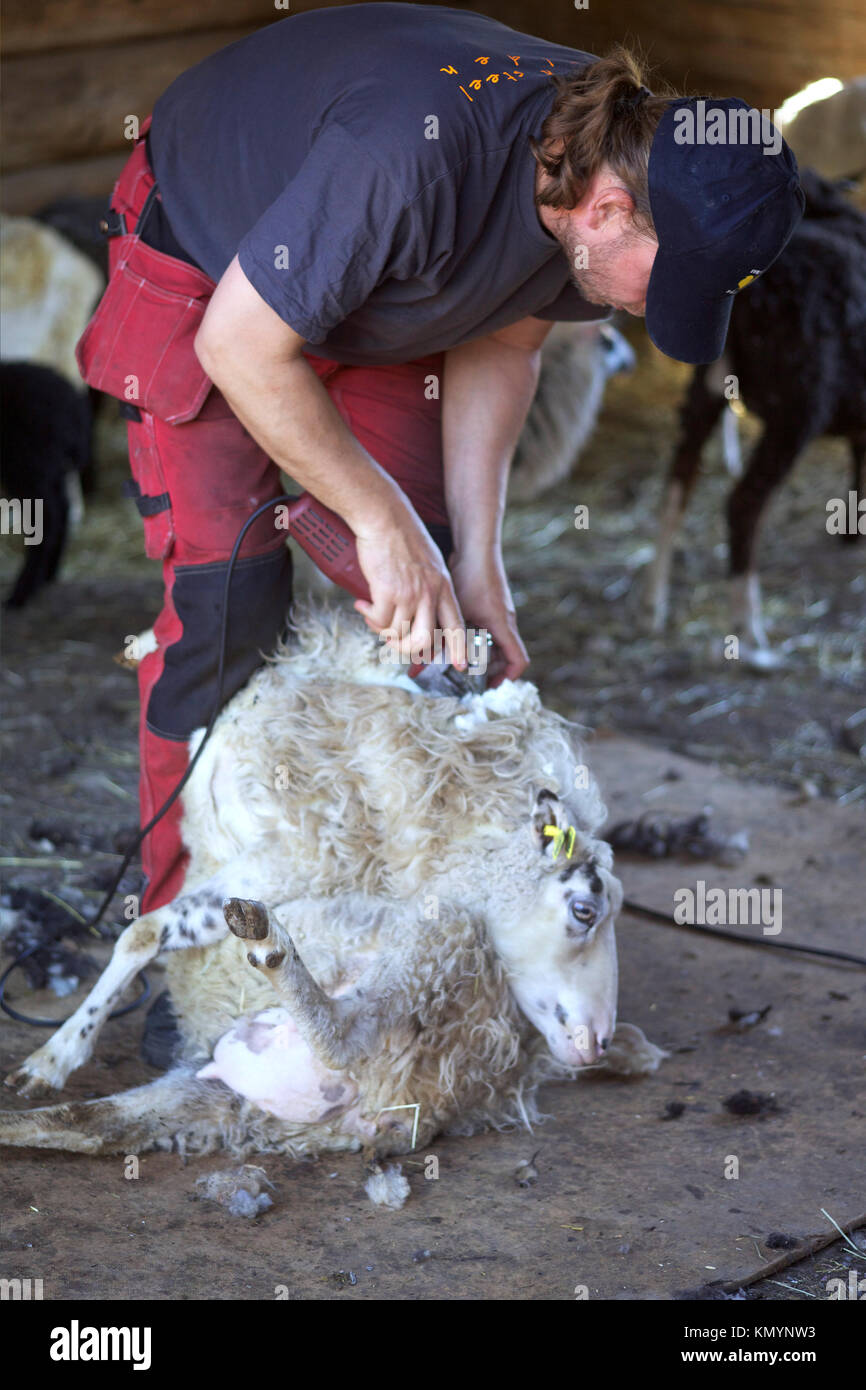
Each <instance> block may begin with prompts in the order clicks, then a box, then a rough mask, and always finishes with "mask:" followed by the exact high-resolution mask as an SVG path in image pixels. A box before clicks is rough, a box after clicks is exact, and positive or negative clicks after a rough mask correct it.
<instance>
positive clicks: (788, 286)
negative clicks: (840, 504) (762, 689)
mask: <svg viewBox="0 0 866 1390" xmlns="http://www.w3.org/2000/svg"><path fill="white" fill-rule="evenodd" d="M801 181H802V186H803V190H804V193H805V195H806V211H805V216H804V219H803V221H802V222H801V224H800V226H799V227H798V228H797V230H796V231H795V233H794V235H793V236H792V238H791V240H790V242H789V243H788V245H787V247H786V248H785V250H784V252H783V253H782V255H781V256H780V257H779V258H778V260H776V261H775V262H774V263H773V265H771V266H770V268H769V269H768V270H767V271H766V272H765V273H764V274H763V275H761V276H760V277H759V278H758V279H757V280H756V281H755V283H754V284H753V285H750V286H749V288H748V290H747V291H745V292H744V293H742V294H738V295H737V296H736V298H735V300H734V306H733V312H732V315H731V326H730V330H729V332H728V339H727V344H726V347H725V352H724V356H723V358H722V359H721V361H720V362H719V363H714V364H713V365H712V366H711V367H698V368H697V369H696V370H695V373H694V375H693V377H692V380H691V384H690V386H689V390H688V393H687V395H686V399H685V402H684V404H683V407H682V411H681V415H680V436H679V442H678V444H677V448H676V451H675V455H674V459H673V462H672V465H671V469H670V473H669V476H668V482H667V487H666V490H665V495H664V499H663V504H662V513H661V519H660V527H659V537H658V541H657V545H656V552H655V556H654V559H653V562H652V565H651V567H650V571H649V578H648V583H647V586H646V591H645V598H646V603H647V607H648V609H649V611H650V615H651V625H652V627H653V628H654V629H655V630H656V631H659V630H661V629H662V628H663V626H664V624H665V621H666V618H667V613H668V595H669V585H670V568H671V557H672V550H673V542H674V537H675V535H676V532H677V530H678V528H679V524H680V522H681V520H682V516H683V513H684V511H685V508H686V505H687V503H688V499H689V495H690V493H691V490H692V488H693V486H694V483H695V480H696V478H697V474H698V469H699V466H700V456H701V449H702V448H703V445H704V444H705V443H706V440H707V439H708V437H709V435H710V433H711V431H712V429H713V427H714V425H715V424H716V421H717V420H718V418H719V415H720V414H721V413H722V411H723V410H724V408H725V403H726V402H725V387H724V383H725V381H726V380H727V382H729V383H733V382H734V381H735V382H736V383H738V391H739V395H740V396H741V398H742V400H743V401H744V402H745V404H746V406H747V407H748V409H749V410H751V411H752V412H753V413H754V414H755V415H757V416H758V417H759V418H760V419H761V420H762V421H763V424H764V431H763V434H762V436H761V438H760V439H759V441H758V443H757V445H756V446H755V449H754V451H753V453H752V455H751V458H750V460H749V463H748V466H747V468H746V471H745V473H744V475H743V476H742V477H741V478H740V480H739V482H738V483H737V485H736V487H735V488H734V489H733V491H732V493H731V494H730V497H729V499H728V530H729V572H730V578H731V591H732V592H731V597H732V606H733V616H732V629H731V635H735V636H736V637H737V638H738V641H739V656H740V658H741V659H742V660H743V661H744V662H745V663H746V664H747V665H749V666H750V667H751V668H752V669H754V670H757V671H768V670H772V669H773V668H774V667H777V666H779V665H780V664H781V657H780V656H779V654H778V653H776V652H774V651H772V650H771V649H770V646H769V643H768V640H767V635H766V631H765V629H764V625H763V620H762V615H761V596H760V584H759V580H758V575H757V570H756V560H755V553H756V541H757V534H758V527H759V523H760V520H761V517H762V515H763V512H764V509H765V507H766V504H767V502H768V500H769V498H770V496H771V494H772V492H773V490H774V488H776V487H777V486H778V485H779V483H781V482H782V480H783V479H784V478H785V477H786V475H787V474H788V473H789V472H790V471H791V469H792V468H793V466H794V464H795V462H796V460H797V458H798V456H799V454H800V453H801V452H802V450H803V449H804V448H805V447H806V445H807V444H808V443H809V442H810V441H811V440H812V439H815V438H817V437H818V436H819V435H823V434H829V435H838V436H841V437H843V438H845V439H847V440H848V443H849V446H850V450H851V458H852V481H851V488H852V491H853V492H854V493H855V494H857V495H858V496H859V495H862V491H863V466H864V459H866V385H864V383H866V216H864V215H863V214H862V213H860V212H858V211H857V209H855V208H853V207H852V206H851V205H850V204H849V203H848V202H847V201H846V200H845V198H844V197H842V195H841V194H840V193H839V192H838V191H837V190H836V189H835V188H834V187H833V185H832V184H830V183H829V182H828V181H827V180H825V179H823V178H821V177H820V176H819V175H817V174H815V173H814V171H809V170H804V171H803V172H802V174H801ZM846 539H848V540H854V539H856V532H854V533H853V534H850V533H849V534H848V535H847V536H846Z"/></svg>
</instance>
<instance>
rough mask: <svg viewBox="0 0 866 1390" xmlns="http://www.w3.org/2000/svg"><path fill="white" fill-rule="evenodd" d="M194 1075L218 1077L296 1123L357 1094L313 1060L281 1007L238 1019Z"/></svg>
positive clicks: (329, 1112) (340, 1108) (327, 1113)
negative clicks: (211, 1058) (210, 1057)
mask: <svg viewBox="0 0 866 1390" xmlns="http://www.w3.org/2000/svg"><path fill="white" fill-rule="evenodd" d="M197 1075H198V1076H200V1077H203V1078H215V1079H217V1080H219V1081H223V1082H224V1083H225V1084H226V1086H229V1087H230V1088H231V1089H232V1090H233V1091H235V1092H236V1093H237V1094H238V1095H240V1096H245V1097H246V1098H247V1100H251V1101H254V1102H255V1104H256V1105H259V1106H261V1108H262V1110H267V1111H269V1112H270V1113H271V1114H272V1115H276V1116H277V1118H278V1119H281V1120H289V1121H292V1122H294V1123H298V1124H309V1123H314V1122H316V1121H320V1120H325V1119H331V1118H333V1117H335V1116H337V1115H338V1114H342V1113H343V1112H344V1111H345V1110H346V1109H348V1107H349V1106H350V1105H351V1104H352V1103H353V1102H354V1101H355V1100H356V1099H357V1094H358V1090H357V1086H356V1085H355V1084H354V1082H353V1081H351V1080H350V1078H349V1077H348V1075H347V1074H346V1073H345V1072H341V1071H330V1070H329V1069H328V1067H326V1066H324V1065H323V1064H322V1063H321V1062H320V1061H319V1060H318V1058H317V1057H316V1056H315V1054H314V1053H313V1052H312V1051H311V1050H310V1048H309V1047H308V1046H307V1044H306V1042H305V1041H304V1039H303V1038H302V1037H301V1035H300V1033H299V1032H298V1030H297V1027H296V1026H295V1023H294V1021H293V1020H292V1017H291V1014H290V1013H289V1012H288V1010H287V1009H283V1008H273V1009H265V1010H264V1011H263V1012H262V1013H258V1014H256V1015H255V1016H254V1017H251V1018H242V1019H238V1021H237V1023H235V1024H233V1025H232V1027H231V1028H230V1029H229V1031H228V1032H227V1033H224V1034H223V1036H222V1037H221V1038H220V1039H219V1041H218V1042H217V1044H216V1046H215V1047H214V1050H213V1061H211V1062H208V1064H207V1066H205V1067H202V1069H201V1071H199V1072H198V1073H197Z"/></svg>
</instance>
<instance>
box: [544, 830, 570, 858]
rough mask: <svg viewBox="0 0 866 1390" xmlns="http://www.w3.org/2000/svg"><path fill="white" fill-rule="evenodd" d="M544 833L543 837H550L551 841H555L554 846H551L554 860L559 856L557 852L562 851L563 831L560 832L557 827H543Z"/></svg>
mask: <svg viewBox="0 0 866 1390" xmlns="http://www.w3.org/2000/svg"><path fill="white" fill-rule="evenodd" d="M544 833H545V835H547V836H550V837H551V838H552V839H554V840H555V841H556V844H555V845H554V846H553V858H554V860H555V859H556V856H557V855H558V854H559V851H560V850H561V849H562V842H563V840H564V839H565V831H564V830H560V828H559V826H558V825H546V826H545V827H544Z"/></svg>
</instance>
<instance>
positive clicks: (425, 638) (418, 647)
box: [407, 594, 436, 661]
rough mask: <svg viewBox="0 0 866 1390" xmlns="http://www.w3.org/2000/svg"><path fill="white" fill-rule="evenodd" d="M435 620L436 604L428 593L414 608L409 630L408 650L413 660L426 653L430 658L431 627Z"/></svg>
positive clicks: (432, 642) (431, 644) (432, 645)
mask: <svg viewBox="0 0 866 1390" xmlns="http://www.w3.org/2000/svg"><path fill="white" fill-rule="evenodd" d="M435 620H436V605H435V603H434V602H433V599H432V597H431V595H430V594H425V595H424V597H423V598H422V599H421V600H420V602H419V604H418V607H417V608H416V609H415V617H414V620H413V622H412V627H411V630H410V632H409V639H408V643H407V646H408V652H409V655H411V657H412V658H413V660H421V657H422V655H426V657H427V660H428V661H429V660H430V657H431V656H432V654H433V652H434V651H435V644H434V641H433V628H434V623H435Z"/></svg>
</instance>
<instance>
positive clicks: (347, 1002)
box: [224, 898, 395, 1071]
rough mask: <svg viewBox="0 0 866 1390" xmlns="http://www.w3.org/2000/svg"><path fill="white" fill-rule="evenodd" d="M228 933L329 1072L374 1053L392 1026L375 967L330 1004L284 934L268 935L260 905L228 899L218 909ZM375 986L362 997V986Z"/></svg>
mask: <svg viewBox="0 0 866 1390" xmlns="http://www.w3.org/2000/svg"><path fill="white" fill-rule="evenodd" d="M224 912H225V918H226V922H227V923H228V925H229V929H230V930H231V931H232V932H233V933H234V935H235V936H237V937H239V938H240V939H241V940H242V941H246V942H248V943H249V950H248V951H247V960H248V961H249V963H250V965H251V966H253V968H254V969H256V970H259V971H261V972H262V974H264V975H266V976H267V978H268V979H269V980H270V982H271V984H272V986H273V988H274V990H275V991H276V993H277V994H278V995H279V996H280V998H281V999H283V1000H284V1001H285V1003H286V1005H287V1006H288V1008H289V1009H290V1011H291V1013H292V1016H293V1018H294V1020H295V1023H296V1024H297V1026H298V1032H299V1033H300V1034H301V1036H302V1037H303V1038H304V1040H305V1041H306V1042H307V1043H308V1044H309V1046H310V1047H311V1048H312V1049H313V1051H314V1052H315V1053H316V1054H317V1056H318V1057H319V1058H320V1059H321V1060H322V1061H323V1062H324V1063H325V1065H326V1066H328V1067H330V1068H331V1069H332V1070H333V1071H341V1070H343V1068H345V1067H347V1066H349V1065H351V1063H353V1062H355V1061H357V1060H358V1059H359V1058H361V1057H369V1056H370V1055H371V1054H372V1053H374V1052H375V1050H376V1046H377V1044H378V1042H379V1039H380V1038H381V1036H382V1033H383V1030H384V1028H385V1026H386V1021H387V1020H389V1019H390V1022H391V1025H392V1026H393V1023H394V1021H395V1019H394V1011H393V1009H392V1004H391V997H390V994H389V989H388V982H387V980H385V981H383V979H382V967H381V966H380V965H379V964H377V965H376V966H375V968H374V969H371V970H370V971H368V972H367V973H366V974H365V976H363V977H362V978H361V980H360V981H359V983H358V985H357V986H356V987H355V988H354V989H353V990H352V991H351V993H349V994H347V995H343V996H342V997H341V998H339V999H332V998H331V997H330V996H329V995H327V994H325V992H324V990H323V989H322V988H321V987H320V986H319V985H318V984H317V983H316V981H315V980H314V979H313V977H312V975H311V974H310V972H309V970H308V969H307V967H306V966H305V965H304V962H303V961H302V960H301V957H300V956H299V955H298V951H297V948H296V946H295V943H294V942H293V940H292V938H291V936H290V935H289V934H288V932H285V931H281V932H280V933H279V935H277V934H276V933H275V932H273V931H272V929H271V925H270V920H269V917H268V912H267V908H266V907H265V906H264V904H263V903H259V902H252V901H248V900H245V899H242V898H232V899H230V900H229V902H227V903H226V904H225V907H224ZM368 980H369V983H370V984H371V985H372V984H373V983H374V982H376V984H377V988H376V993H375V995H373V996H370V995H368V992H367V982H368Z"/></svg>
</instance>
